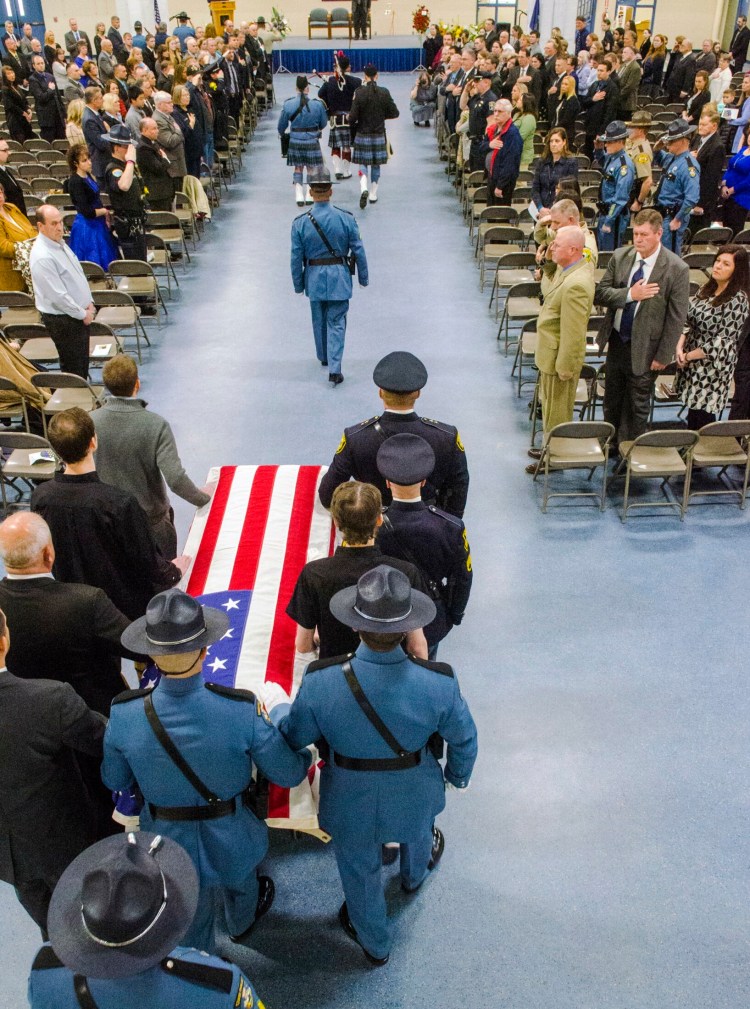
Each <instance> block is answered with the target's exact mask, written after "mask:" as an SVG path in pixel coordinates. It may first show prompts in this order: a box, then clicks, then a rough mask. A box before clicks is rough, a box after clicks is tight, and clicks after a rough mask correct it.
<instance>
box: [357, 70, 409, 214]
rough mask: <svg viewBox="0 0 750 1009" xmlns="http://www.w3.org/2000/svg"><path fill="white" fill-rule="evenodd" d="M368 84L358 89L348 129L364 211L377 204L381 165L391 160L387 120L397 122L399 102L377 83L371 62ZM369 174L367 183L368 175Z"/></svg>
mask: <svg viewBox="0 0 750 1009" xmlns="http://www.w3.org/2000/svg"><path fill="white" fill-rule="evenodd" d="M364 75H365V83H364V84H363V85H362V87H361V88H357V91H356V92H355V95H354V101H353V102H352V108H351V112H350V113H349V126H350V128H351V131H352V140H353V141H354V154H353V158H354V161H356V163H357V164H358V165H359V187H360V194H359V208H360V210H364V209H365V207H366V206H367V199H368V195H369V199H370V203H377V201H378V181H379V179H380V166H381V165H384V164H386V162H387V161H388V137H387V136H386V133H385V121H386V119H398V114H399V113H398V109H397V108H396V103H395V102H394V100H393V99H392V98H391V93H390V91H387V90H386V89H385V88H381V87H380V85H379V84H378V70H377V67H374V66H373V65H372V63H368V64H367V66H366V67H365V69H364ZM368 171H369V173H370V178H369V181H368V178H367V173H368Z"/></svg>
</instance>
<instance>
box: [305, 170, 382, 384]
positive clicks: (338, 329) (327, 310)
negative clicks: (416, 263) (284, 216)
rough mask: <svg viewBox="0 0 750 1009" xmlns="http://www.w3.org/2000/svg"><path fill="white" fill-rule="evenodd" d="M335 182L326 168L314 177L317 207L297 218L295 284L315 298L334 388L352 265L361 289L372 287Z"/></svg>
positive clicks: (323, 358) (318, 340)
mask: <svg viewBox="0 0 750 1009" xmlns="http://www.w3.org/2000/svg"><path fill="white" fill-rule="evenodd" d="M333 185H335V183H334V182H333V181H332V180H331V177H330V174H329V172H328V170H327V169H325V170H323V171H321V172H319V173H318V174H317V175H315V176H312V177H310V190H311V192H312V198H313V206H312V207H311V208H310V210H308V212H307V213H306V214H300V215H299V217H296V218H295V219H294V220H293V221H292V283H293V284H294V290H295V292H296V293H297V294H302V293H303V292H304V293H305V294H306V295H307V297H308V298H309V299H310V312H311V313H312V324H313V335H314V336H315V353H316V354H317V357H318V360H319V361H320V363H321V364H322V365H323V367H327V368H328V381H329V382H330V383H331V384H332V386H333V387H334V388H335V387H336V386H337V385H340V384H341V383H342V382H343V381H344V376H343V375H342V374H341V359H342V358H343V356H344V340H345V339H346V314H347V312H348V311H349V299H350V298H351V296H352V274H353V273H354V270H353V268H352V267H353V264H355V263H356V269H357V276H358V278H359V286H360V287H367V284H368V283H369V278H368V273H367V257H366V255H365V247H364V245H363V244H362V239H361V238H360V236H359V227H358V225H357V221H356V219H355V217H354V215H353V214H351V213H350V212H349V211H348V210H341V208H340V207H334V206H332V205H331V194H332V191H333V190H332V186H333Z"/></svg>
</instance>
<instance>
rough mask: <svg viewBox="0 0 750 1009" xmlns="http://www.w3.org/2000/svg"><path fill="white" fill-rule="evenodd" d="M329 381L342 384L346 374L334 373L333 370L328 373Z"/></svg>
mask: <svg viewBox="0 0 750 1009" xmlns="http://www.w3.org/2000/svg"><path fill="white" fill-rule="evenodd" d="M328 381H329V382H330V383H331V385H341V383H342V382H343V381H344V376H343V375H341V374H339V375H334V374H333V372H331V373H330V374H329V375H328Z"/></svg>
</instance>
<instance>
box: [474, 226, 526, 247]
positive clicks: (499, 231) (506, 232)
mask: <svg viewBox="0 0 750 1009" xmlns="http://www.w3.org/2000/svg"><path fill="white" fill-rule="evenodd" d="M525 238H526V236H525V235H524V233H523V232H522V231H521V229H520V228H512V227H508V225H505V224H499V225H497V227H493V228H488V229H487V231H485V233H484V241H485V242H505V243H507V244H516V243H518V242H523V241H524V240H525Z"/></svg>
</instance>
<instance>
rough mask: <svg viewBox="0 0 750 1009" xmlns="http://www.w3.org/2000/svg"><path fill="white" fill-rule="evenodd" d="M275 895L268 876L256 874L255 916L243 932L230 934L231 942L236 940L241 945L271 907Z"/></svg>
mask: <svg viewBox="0 0 750 1009" xmlns="http://www.w3.org/2000/svg"><path fill="white" fill-rule="evenodd" d="M275 896H276V887H275V886H274V882H273V880H272V879H271V877H270V876H258V903H257V904H256V905H255V917H254V918H253V920H252V922H251V924H250V927H249V928H246V929H245V931H244V932H241V933H240V934H239V935H230V936H229V938H230V939H231V940H232V942H236V943H238V944H240V945H242V944H243V943H244V942H245V941H246V940H247V939H248V938H249V937H250V933H251V932H252V930H253V929H254V928H255V926H256V925H257V923H258V922H259V921H260V919H261V918H262V917H263V915H264V914H267V913H268V912H269V910H270V909H271V904H273V898H274V897H275Z"/></svg>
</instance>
